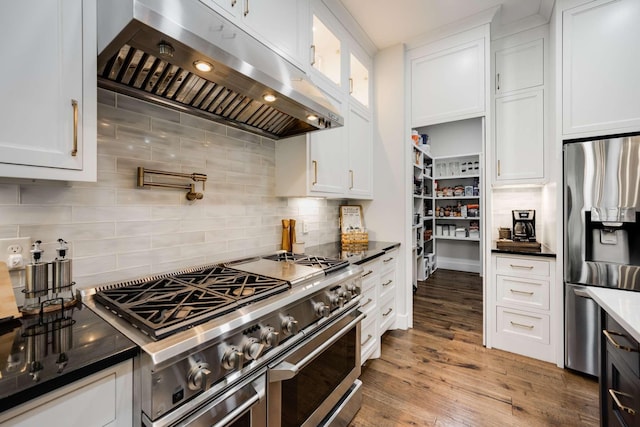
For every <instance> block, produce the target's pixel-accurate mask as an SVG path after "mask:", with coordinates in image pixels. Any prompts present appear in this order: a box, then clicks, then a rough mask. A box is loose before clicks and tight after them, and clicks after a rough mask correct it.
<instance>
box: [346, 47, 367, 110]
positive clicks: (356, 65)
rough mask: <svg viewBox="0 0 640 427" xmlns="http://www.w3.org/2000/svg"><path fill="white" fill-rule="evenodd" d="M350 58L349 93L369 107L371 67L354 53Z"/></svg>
mask: <svg viewBox="0 0 640 427" xmlns="http://www.w3.org/2000/svg"><path fill="white" fill-rule="evenodd" d="M349 59H350V60H349V94H350V95H351V96H352V97H353V98H354V99H356V100H357V101H358V102H359V103H361V104H362V105H363V106H365V107H367V108H369V88H370V85H369V68H368V67H367V66H365V65H364V64H363V63H362V62H361V61H360V60H359V59H358V57H357V56H355V55H354V54H353V53H351V54H350V55H349Z"/></svg>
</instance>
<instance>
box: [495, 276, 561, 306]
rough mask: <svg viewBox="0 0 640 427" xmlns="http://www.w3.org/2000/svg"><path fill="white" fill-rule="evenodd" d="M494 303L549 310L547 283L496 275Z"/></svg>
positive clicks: (546, 281)
mask: <svg viewBox="0 0 640 427" xmlns="http://www.w3.org/2000/svg"><path fill="white" fill-rule="evenodd" d="M496 302H497V303H498V304H508V305H515V306H522V307H530V308H537V309H540V310H549V281H548V280H536V279H530V278H520V277H511V276H500V275H498V276H496Z"/></svg>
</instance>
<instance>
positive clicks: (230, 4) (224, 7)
mask: <svg viewBox="0 0 640 427" xmlns="http://www.w3.org/2000/svg"><path fill="white" fill-rule="evenodd" d="M200 1H201V2H202V3H204V4H206V5H207V6H209V7H210V8H212V9H214V10H215V9H220V10H221V11H224V12H226V13H228V14H229V15H231V16H232V17H234V18H235V17H238V16H240V9H241V8H242V5H241V3H240V2H241V1H242V0H200Z"/></svg>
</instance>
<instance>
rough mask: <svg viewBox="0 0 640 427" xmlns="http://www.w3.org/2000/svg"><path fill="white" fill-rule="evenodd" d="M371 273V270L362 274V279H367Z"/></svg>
mask: <svg viewBox="0 0 640 427" xmlns="http://www.w3.org/2000/svg"><path fill="white" fill-rule="evenodd" d="M371 273H373V270H369V271H367V272H366V273H364V274H363V275H362V277H367V276H368V275H370V274H371Z"/></svg>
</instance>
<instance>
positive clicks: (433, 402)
mask: <svg viewBox="0 0 640 427" xmlns="http://www.w3.org/2000/svg"><path fill="white" fill-rule="evenodd" d="M413 312H414V318H413V329H410V330H408V331H389V332H387V333H386V334H385V335H384V336H383V338H382V357H381V358H380V359H374V360H370V361H368V362H367V363H366V365H365V366H364V367H363V370H362V375H361V377H360V379H361V380H362V382H363V403H362V408H361V409H360V411H359V412H358V414H357V415H356V417H355V418H354V420H353V421H352V423H351V424H350V426H352V427H374V426H375V427H384V426H527V427H529V426H597V425H598V423H599V419H598V394H597V393H598V391H597V387H598V383H597V381H596V380H594V379H591V378H585V377H582V376H580V375H577V374H574V373H571V372H570V371H567V370H564V369H560V368H558V367H556V366H555V365H553V364H550V363H545V362H540V361H537V360H534V359H530V358H527V357H523V356H518V355H515V354H512V353H508V352H505V351H501V350H495V349H486V348H484V347H483V346H482V285H481V279H480V278H479V276H478V275H477V274H471V273H461V272H454V271H448V270H438V271H437V272H436V273H435V274H434V275H433V276H431V278H429V280H428V281H427V282H425V283H420V286H419V287H418V291H417V293H416V295H415V296H414V307H413Z"/></svg>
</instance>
